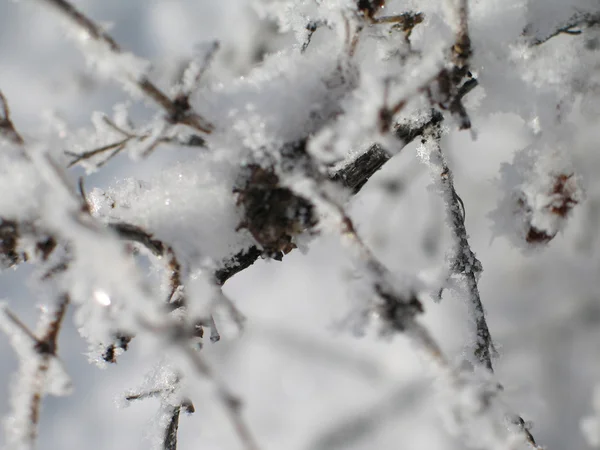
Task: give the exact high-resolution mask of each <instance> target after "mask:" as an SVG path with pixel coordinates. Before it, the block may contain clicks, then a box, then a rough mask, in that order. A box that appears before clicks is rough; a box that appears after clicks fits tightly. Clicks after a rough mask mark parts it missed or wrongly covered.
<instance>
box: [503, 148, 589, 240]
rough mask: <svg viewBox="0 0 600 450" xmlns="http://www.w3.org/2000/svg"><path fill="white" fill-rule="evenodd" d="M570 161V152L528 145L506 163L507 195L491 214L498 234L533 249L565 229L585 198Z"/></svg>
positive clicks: (504, 187) (504, 167) (504, 168)
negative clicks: (575, 208) (570, 216)
mask: <svg viewBox="0 0 600 450" xmlns="http://www.w3.org/2000/svg"><path fill="white" fill-rule="evenodd" d="M568 161H569V159H568V153H567V152H566V151H563V152H558V151H555V150H551V149H548V148H543V149H542V151H539V150H537V149H535V148H528V149H525V150H522V151H520V152H517V154H516V155H515V160H514V161H513V163H512V164H504V165H503V167H502V170H501V179H500V180H499V181H500V187H501V188H502V190H504V191H505V195H504V197H503V198H502V199H501V201H500V203H499V205H498V208H497V209H496V210H495V211H494V212H493V213H492V214H491V217H492V219H493V220H494V222H495V223H494V228H495V232H496V234H498V235H505V236H506V237H508V238H509V239H510V240H511V241H512V242H513V243H514V244H515V245H516V246H518V247H521V248H523V249H530V248H535V247H540V246H543V245H545V244H547V243H548V242H550V241H551V240H552V239H553V238H554V237H555V236H556V235H557V234H558V232H559V231H561V230H562V229H564V227H565V226H566V223H567V219H568V217H569V215H570V212H571V210H572V209H573V208H574V207H575V205H577V204H578V203H580V202H581V201H582V200H583V191H582V189H581V186H580V185H579V181H578V179H577V177H576V176H575V174H574V173H573V171H572V168H570V164H569V162H568Z"/></svg>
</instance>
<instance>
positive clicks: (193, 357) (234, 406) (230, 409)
mask: <svg viewBox="0 0 600 450" xmlns="http://www.w3.org/2000/svg"><path fill="white" fill-rule="evenodd" d="M183 349H184V353H185V354H186V355H187V356H188V358H189V360H190V361H191V362H192V364H193V366H194V367H195V369H196V370H197V372H198V373H199V374H201V375H202V376H204V377H206V378H207V379H209V380H211V381H212V382H213V383H214V384H215V387H216V393H217V395H218V397H219V400H220V401H221V404H222V405H223V407H224V409H225V411H226V412H227V415H228V416H229V420H230V421H231V423H232V425H233V427H234V429H235V431H236V434H237V435H238V437H239V438H240V441H241V442H242V444H243V445H244V447H245V448H246V450H259V447H258V445H257V444H256V441H255V440H254V437H253V436H252V433H251V432H250V428H249V427H248V425H247V424H246V422H245V421H244V419H243V417H242V414H241V406H242V404H241V402H240V400H239V399H238V398H237V397H236V396H234V395H233V394H232V393H231V392H229V390H228V389H227V388H226V387H225V386H224V385H223V384H222V383H221V382H220V381H219V379H218V378H217V377H216V376H215V374H214V373H213V371H212V368H211V367H210V366H209V365H208V363H207V362H206V361H205V360H204V358H203V357H202V355H201V354H200V353H198V352H196V351H195V350H193V349H192V348H191V347H189V346H188V345H187V344H186V343H183Z"/></svg>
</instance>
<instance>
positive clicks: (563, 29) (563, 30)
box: [522, 13, 600, 46]
mask: <svg viewBox="0 0 600 450" xmlns="http://www.w3.org/2000/svg"><path fill="white" fill-rule="evenodd" d="M598 25H600V14H590V13H578V14H575V15H573V16H572V17H571V18H570V19H568V20H566V21H564V22H563V24H561V25H560V26H559V27H558V28H557V29H556V30H554V31H552V32H551V33H549V34H547V35H545V36H542V37H537V36H535V35H532V29H533V25H531V24H530V25H527V26H526V27H525V29H524V30H523V33H522V35H523V36H525V37H526V38H528V40H529V45H531V46H537V45H542V44H544V43H546V42H548V41H549V40H550V39H552V38H554V37H556V36H559V35H561V34H567V35H571V36H578V35H580V34H581V33H582V32H583V31H582V29H581V28H590V27H594V26H598Z"/></svg>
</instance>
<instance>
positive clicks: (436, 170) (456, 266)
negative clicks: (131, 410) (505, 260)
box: [421, 125, 541, 450]
mask: <svg viewBox="0 0 600 450" xmlns="http://www.w3.org/2000/svg"><path fill="white" fill-rule="evenodd" d="M441 135H442V130H441V127H440V126H439V125H434V126H431V127H429V128H428V129H427V131H426V132H425V133H424V138H425V139H426V143H425V144H424V146H425V149H423V150H421V157H422V158H423V159H424V160H425V161H426V162H427V163H428V164H429V167H430V170H431V171H432V176H433V178H434V180H435V182H436V184H437V185H438V188H439V190H440V194H441V196H442V198H443V200H444V205H445V209H446V215H447V217H448V223H449V224H450V228H451V232H452V235H453V239H454V248H453V250H452V253H451V256H450V269H451V272H452V274H454V275H456V276H458V277H460V278H462V280H463V281H464V283H465V286H466V289H467V293H468V299H467V307H468V310H469V316H470V320H471V321H472V322H473V323H474V336H473V341H474V342H473V356H474V359H473V360H472V361H471V362H472V363H474V364H477V365H479V366H481V367H483V368H485V369H486V370H488V371H489V372H490V373H493V362H492V359H493V357H494V356H495V354H496V349H495V347H494V343H493V340H492V336H491V333H490V331H489V327H488V324H487V321H486V317H485V310H484V307H483V303H482V301H481V297H480V293H479V286H478V281H479V276H480V274H481V272H482V270H483V266H482V265H481V262H480V261H479V260H478V259H477V257H476V256H475V253H474V252H473V250H472V249H471V246H470V244H469V240H468V234H467V230H466V227H465V207H464V203H463V202H462V200H461V198H460V197H459V196H458V194H457V192H456V189H455V187H454V176H453V173H452V171H451V169H450V168H449V166H448V164H447V162H446V159H445V157H444V154H443V152H442V148H441V145H440V139H441ZM421 336H425V335H424V334H423V331H422V330H421ZM425 340H426V339H424V338H422V339H421V341H425ZM506 416H507V417H516V419H515V420H513V422H514V424H515V425H516V426H517V430H518V432H519V433H520V434H521V435H522V436H523V437H524V439H525V440H526V442H527V443H528V444H529V445H530V446H531V447H532V448H534V449H536V450H537V449H540V448H541V447H539V446H538V444H537V443H536V441H535V439H534V437H533V435H532V434H531V432H530V431H529V429H528V428H527V427H526V426H525V421H524V420H523V419H522V418H521V417H520V416H518V415H514V414H508V413H507V414H506Z"/></svg>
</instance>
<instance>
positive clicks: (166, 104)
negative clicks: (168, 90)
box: [39, 0, 214, 133]
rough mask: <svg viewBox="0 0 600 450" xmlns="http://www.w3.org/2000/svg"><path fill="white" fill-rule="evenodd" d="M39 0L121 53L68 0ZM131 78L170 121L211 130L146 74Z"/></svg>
mask: <svg viewBox="0 0 600 450" xmlns="http://www.w3.org/2000/svg"><path fill="white" fill-rule="evenodd" d="M39 1H42V2H44V3H46V4H47V5H49V6H51V7H53V8H55V9H56V10H58V11H59V12H60V13H61V14H62V15H63V16H64V17H65V18H67V19H68V20H69V21H70V22H71V23H72V24H73V25H75V26H76V27H78V28H79V29H80V30H82V31H83V32H85V33H86V34H87V36H88V37H89V38H90V39H93V40H95V41H97V42H99V43H101V44H104V45H105V46H106V47H107V48H108V49H109V50H110V51H111V52H112V53H113V54H115V55H120V54H122V53H123V51H122V49H121V47H120V46H119V44H117V42H116V41H115V40H114V39H113V38H112V37H111V36H110V35H109V34H108V33H107V32H106V31H105V30H104V29H103V28H101V27H100V26H99V25H97V24H96V23H94V22H93V21H92V20H91V19H89V18H88V17H87V16H85V15H84V14H83V13H82V12H81V11H79V10H78V9H77V8H75V6H73V5H72V4H71V3H69V2H68V1H67V0H39ZM130 78H131V80H130V81H132V82H133V83H135V84H136V86H137V87H138V88H139V89H140V90H141V92H143V93H144V94H145V95H146V97H148V98H150V99H152V100H153V101H154V102H155V103H157V104H158V105H160V106H161V107H162V108H163V109H164V110H165V112H166V113H167V119H168V121H169V122H171V123H179V124H184V125H188V126H190V127H192V128H194V129H196V130H198V131H202V132H204V133H210V132H211V131H212V130H213V128H214V127H213V125H212V124H211V123H209V122H208V121H207V120H205V119H204V118H203V117H202V116H200V115H199V114H197V113H196V112H194V111H193V110H192V109H191V106H190V105H189V103H188V102H185V103H182V102H177V101H176V100H171V99H170V98H169V97H168V96H167V95H166V94H165V93H163V92H162V91H161V90H160V89H159V88H158V87H157V86H156V85H155V84H153V83H152V82H151V81H150V80H148V79H147V78H145V77H143V78H141V79H139V78H138V77H134V76H132V75H130Z"/></svg>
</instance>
